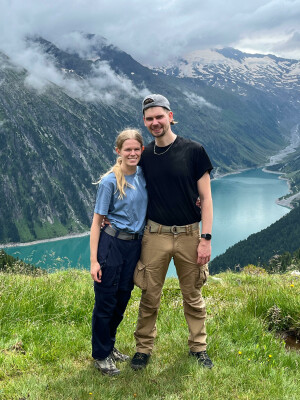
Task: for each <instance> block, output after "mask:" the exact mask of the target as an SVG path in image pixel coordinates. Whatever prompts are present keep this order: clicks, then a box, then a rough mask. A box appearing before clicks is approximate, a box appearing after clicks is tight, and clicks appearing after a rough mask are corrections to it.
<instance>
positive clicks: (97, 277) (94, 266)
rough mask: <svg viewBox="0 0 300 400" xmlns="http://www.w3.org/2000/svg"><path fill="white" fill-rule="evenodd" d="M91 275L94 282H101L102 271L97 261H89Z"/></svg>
mask: <svg viewBox="0 0 300 400" xmlns="http://www.w3.org/2000/svg"><path fill="white" fill-rule="evenodd" d="M91 277H92V278H93V279H94V281H95V282H98V283H101V277H102V271H101V267H100V264H99V263H98V262H94V263H91Z"/></svg>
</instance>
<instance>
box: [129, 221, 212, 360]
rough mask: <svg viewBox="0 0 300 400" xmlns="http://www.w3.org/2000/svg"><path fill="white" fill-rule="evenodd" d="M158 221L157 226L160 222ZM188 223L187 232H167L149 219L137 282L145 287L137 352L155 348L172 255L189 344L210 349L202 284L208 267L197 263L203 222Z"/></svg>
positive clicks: (136, 333) (193, 349)
mask: <svg viewBox="0 0 300 400" xmlns="http://www.w3.org/2000/svg"><path fill="white" fill-rule="evenodd" d="M154 224H155V228H157V225H158V224H156V223H154ZM159 226H160V227H161V226H162V225H159ZM162 227H163V226H162ZM188 227H189V228H190V229H187V230H186V232H182V233H171V232H170V233H166V232H162V231H161V230H163V229H158V230H157V229H153V226H151V221H148V222H147V226H146V228H145V233H144V236H143V240H142V253H141V257H140V260H139V262H138V264H137V267H136V270H135V278H134V280H135V283H136V284H137V286H140V287H141V288H142V289H143V290H142V297H141V301H140V307H139V315H138V321H137V328H136V331H135V332H134V336H135V339H136V351H137V352H140V353H146V354H150V353H151V352H152V349H153V346H154V339H155V337H156V333H157V330H156V318H157V315H158V309H159V306H160V298H161V292H162V287H163V284H164V281H165V277H166V273H167V270H168V266H169V263H170V260H171V258H172V257H173V259H174V264H175V267H176V271H177V275H178V279H179V285H180V289H181V292H182V297H183V307H184V315H185V319H186V321H187V324H188V327H189V338H188V346H189V348H190V350H191V351H194V352H198V351H203V350H206V329H205V318H206V309H205V303H204V300H203V298H202V295H201V288H202V286H203V285H204V283H205V282H206V280H207V276H208V267H207V265H204V266H199V264H197V247H198V244H199V241H200V234H199V225H197V228H196V229H193V230H192V229H191V226H188ZM153 231H154V232H153ZM155 231H156V232H155Z"/></svg>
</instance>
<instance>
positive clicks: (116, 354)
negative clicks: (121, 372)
mask: <svg viewBox="0 0 300 400" xmlns="http://www.w3.org/2000/svg"><path fill="white" fill-rule="evenodd" d="M110 355H111V356H112V358H113V360H114V361H115V362H117V361H120V362H124V361H128V360H129V359H130V357H129V356H128V355H127V354H123V353H121V352H120V351H119V350H118V349H116V348H115V347H114V348H113V350H112V352H111V353H110Z"/></svg>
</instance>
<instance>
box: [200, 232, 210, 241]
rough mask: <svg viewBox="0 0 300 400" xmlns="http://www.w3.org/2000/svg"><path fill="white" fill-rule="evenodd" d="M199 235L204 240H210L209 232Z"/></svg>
mask: <svg viewBox="0 0 300 400" xmlns="http://www.w3.org/2000/svg"><path fill="white" fill-rule="evenodd" d="M201 237H202V238H203V239H205V240H211V234H210V233H202V235H201Z"/></svg>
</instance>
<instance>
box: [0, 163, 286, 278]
mask: <svg viewBox="0 0 300 400" xmlns="http://www.w3.org/2000/svg"><path fill="white" fill-rule="evenodd" d="M212 193H213V203H214V225H213V240H212V258H214V257H216V256H217V255H219V254H222V253H224V251H225V250H226V249H227V248H228V247H230V246H232V245H233V244H235V243H237V242H239V241H240V240H243V239H246V238H247V237H248V236H249V235H250V234H252V233H255V232H259V231H260V230H262V229H264V228H266V227H268V226H269V225H271V224H272V223H273V222H275V221H277V220H278V219H279V218H281V217H282V216H283V215H285V214H287V213H288V212H289V209H287V208H284V207H281V206H279V205H278V204H276V199H277V198H279V197H281V196H283V195H285V194H287V193H288V184H287V181H285V180H281V179H279V178H278V175H277V174H271V173H266V172H263V171H262V170H261V169H254V170H248V171H244V172H242V173H239V174H232V175H227V176H224V177H222V178H220V179H215V180H213V181H212ZM0 247H1V245H0ZM5 251H6V252H7V253H8V254H11V255H13V256H15V257H19V258H20V259H23V260H25V261H26V262H29V263H31V264H35V265H37V266H40V267H42V268H47V269H48V268H50V269H51V270H53V269H59V268H68V267H72V268H75V267H80V268H86V269H89V236H88V235H87V236H83V237H78V238H75V237H74V238H71V239H63V240H56V241H49V242H45V243H38V244H34V245H28V246H18V247H8V248H5ZM168 276H176V271H175V267H174V264H173V262H171V263H170V267H169V271H168Z"/></svg>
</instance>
